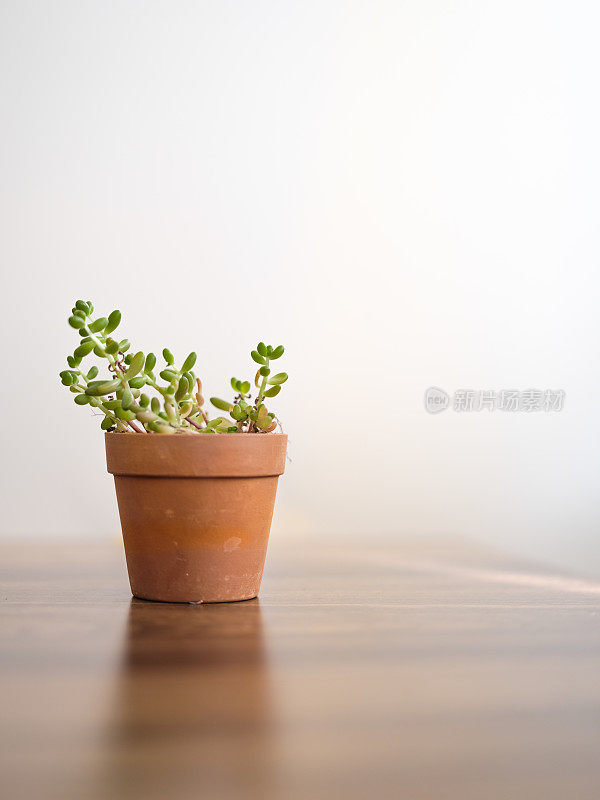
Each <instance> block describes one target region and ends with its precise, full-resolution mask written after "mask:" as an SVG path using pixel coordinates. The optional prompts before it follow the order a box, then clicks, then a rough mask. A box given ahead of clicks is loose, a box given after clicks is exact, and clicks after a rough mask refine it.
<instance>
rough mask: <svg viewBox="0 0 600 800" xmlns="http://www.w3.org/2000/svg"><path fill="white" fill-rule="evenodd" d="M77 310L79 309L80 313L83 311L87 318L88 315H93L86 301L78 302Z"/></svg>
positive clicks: (76, 304)
mask: <svg viewBox="0 0 600 800" xmlns="http://www.w3.org/2000/svg"><path fill="white" fill-rule="evenodd" d="M75 308H78V309H79V310H80V311H83V313H84V314H85V315H86V316H87V315H88V314H91V313H92V312H91V311H90V309H89V306H88V304H87V303H86V302H85V300H78V301H77V302H76V303H75Z"/></svg>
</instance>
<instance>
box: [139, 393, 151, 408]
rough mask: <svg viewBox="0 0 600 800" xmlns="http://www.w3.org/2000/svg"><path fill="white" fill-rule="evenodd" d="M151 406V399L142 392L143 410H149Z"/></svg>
mask: <svg viewBox="0 0 600 800" xmlns="http://www.w3.org/2000/svg"><path fill="white" fill-rule="evenodd" d="M149 405H150V398H149V397H148V395H147V394H144V393H143V392H142V394H141V395H140V406H141V407H142V408H148V406H149Z"/></svg>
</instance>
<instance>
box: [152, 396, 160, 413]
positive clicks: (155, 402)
mask: <svg viewBox="0 0 600 800" xmlns="http://www.w3.org/2000/svg"><path fill="white" fill-rule="evenodd" d="M150 408H151V409H152V411H154V413H155V414H158V412H159V411H160V400H159V399H158V397H153V398H152V400H151V401H150Z"/></svg>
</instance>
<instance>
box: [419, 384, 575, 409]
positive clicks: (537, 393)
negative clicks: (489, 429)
mask: <svg viewBox="0 0 600 800" xmlns="http://www.w3.org/2000/svg"><path fill="white" fill-rule="evenodd" d="M565 397H566V394H565V392H564V391H563V390H562V389H524V390H522V391H520V390H518V389H500V390H499V391H496V390H494V389H457V390H456V391H455V392H454V394H453V395H452V396H450V395H449V394H448V393H447V392H445V391H444V390H443V389H440V388H439V387H438V386H430V387H429V389H427V390H426V391H425V411H427V412H428V413H429V414H439V413H440V411H445V410H446V409H447V408H451V409H452V410H453V411H459V412H465V411H510V412H516V411H524V412H525V413H531V412H534V411H545V412H549V411H562V410H563V408H564V405H565Z"/></svg>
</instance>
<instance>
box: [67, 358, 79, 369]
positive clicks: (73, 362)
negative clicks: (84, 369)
mask: <svg viewBox="0 0 600 800" xmlns="http://www.w3.org/2000/svg"><path fill="white" fill-rule="evenodd" d="M67 364H68V365H69V366H70V367H72V368H73V369H75V368H76V367H78V366H79V365H80V364H81V359H80V358H75V356H67Z"/></svg>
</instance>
